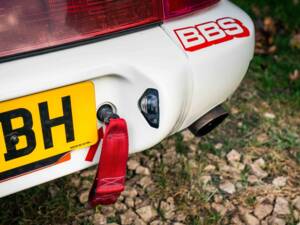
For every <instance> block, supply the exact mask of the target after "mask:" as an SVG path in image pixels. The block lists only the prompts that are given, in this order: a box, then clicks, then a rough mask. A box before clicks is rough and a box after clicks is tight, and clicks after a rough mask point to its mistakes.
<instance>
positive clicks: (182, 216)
mask: <svg viewBox="0 0 300 225" xmlns="http://www.w3.org/2000/svg"><path fill="white" fill-rule="evenodd" d="M186 217H187V215H186V214H185V213H183V212H176V214H175V219H176V221H179V222H184V221H185V220H186Z"/></svg>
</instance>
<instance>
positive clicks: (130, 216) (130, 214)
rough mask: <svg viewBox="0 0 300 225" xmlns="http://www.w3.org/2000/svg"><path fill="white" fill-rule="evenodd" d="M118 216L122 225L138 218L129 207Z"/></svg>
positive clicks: (127, 224) (126, 224)
mask: <svg viewBox="0 0 300 225" xmlns="http://www.w3.org/2000/svg"><path fill="white" fill-rule="evenodd" d="M120 218H121V224H122V225H129V224H133V222H134V221H135V220H136V219H137V218H138V216H137V215H136V214H135V213H134V212H133V211H132V210H131V209H129V210H128V211H126V212H125V213H124V214H122V215H121V216H120Z"/></svg>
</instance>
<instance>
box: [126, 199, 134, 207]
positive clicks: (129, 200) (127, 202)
mask: <svg viewBox="0 0 300 225" xmlns="http://www.w3.org/2000/svg"><path fill="white" fill-rule="evenodd" d="M125 204H126V205H127V206H128V207H129V208H133V207H134V200H133V198H130V197H128V198H126V199H125Z"/></svg>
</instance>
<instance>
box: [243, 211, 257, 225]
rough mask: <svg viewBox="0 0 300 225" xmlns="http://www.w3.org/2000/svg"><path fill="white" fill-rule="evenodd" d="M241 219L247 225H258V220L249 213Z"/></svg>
mask: <svg viewBox="0 0 300 225" xmlns="http://www.w3.org/2000/svg"><path fill="white" fill-rule="evenodd" d="M243 219H244V221H245V223H246V224H247V225H260V222H259V220H258V219H257V218H256V217H255V216H253V215H252V214H250V213H246V214H245V215H243Z"/></svg>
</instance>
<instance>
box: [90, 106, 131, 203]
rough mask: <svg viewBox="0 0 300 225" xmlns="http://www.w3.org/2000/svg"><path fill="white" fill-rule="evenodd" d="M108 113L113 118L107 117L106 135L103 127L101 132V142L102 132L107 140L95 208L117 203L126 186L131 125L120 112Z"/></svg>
mask: <svg viewBox="0 0 300 225" xmlns="http://www.w3.org/2000/svg"><path fill="white" fill-rule="evenodd" d="M100 109H101V108H100ZM100 109H99V110H100ZM105 112H106V115H109V116H108V117H109V118H103V122H105V124H106V128H105V132H104V134H103V130H102V128H100V129H99V132H98V135H99V142H100V139H101V135H102V137H103V143H102V151H101V156H100V160H99V164H98V168H97V173H96V177H95V180H94V183H93V186H92V189H91V191H90V194H89V204H90V206H92V207H95V206H97V205H110V204H114V203H115V202H116V201H117V199H118V197H119V196H120V194H121V192H122V191H124V189H125V179H126V165H127V160H128V130H127V124H126V121H125V120H124V119H122V118H119V116H117V115H116V114H114V113H107V111H105ZM99 114H101V112H100V111H98V117H99ZM100 116H102V115H100ZM96 145H97V146H92V147H91V149H90V151H89V153H88V156H87V159H86V160H87V161H92V160H93V157H94V155H95V152H96V150H97V148H98V145H99V143H96ZM93 148H94V150H92V149H93ZM95 149H96V150H95ZM88 159H89V160H88Z"/></svg>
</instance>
